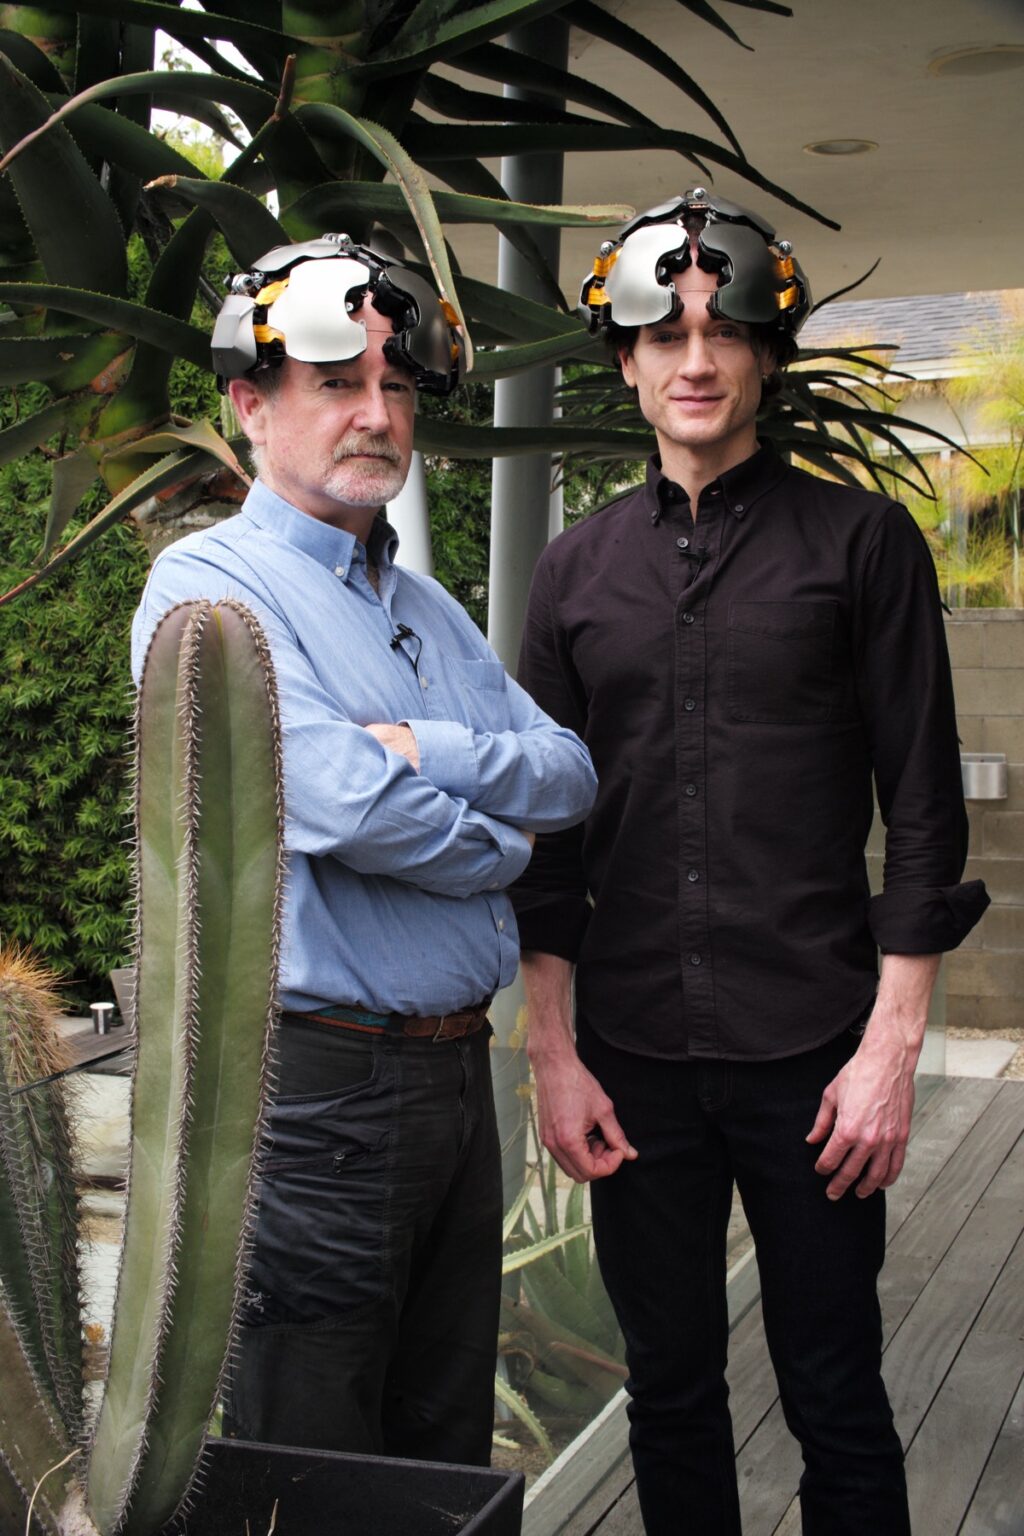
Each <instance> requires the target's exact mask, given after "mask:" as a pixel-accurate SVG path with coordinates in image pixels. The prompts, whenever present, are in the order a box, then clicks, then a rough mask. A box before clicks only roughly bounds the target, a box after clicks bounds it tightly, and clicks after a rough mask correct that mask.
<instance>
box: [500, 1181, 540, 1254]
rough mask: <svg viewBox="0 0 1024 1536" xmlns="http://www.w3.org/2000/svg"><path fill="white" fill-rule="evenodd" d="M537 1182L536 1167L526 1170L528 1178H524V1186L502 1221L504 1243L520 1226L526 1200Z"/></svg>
mask: <svg viewBox="0 0 1024 1536" xmlns="http://www.w3.org/2000/svg"><path fill="white" fill-rule="evenodd" d="M536 1182H537V1170H536V1168H528V1169H527V1170H526V1178H525V1179H524V1180H523V1185H522V1188H521V1189H520V1191H519V1193H518V1195H516V1198H515V1199H514V1200H513V1202H512V1204H511V1205H510V1206H509V1208H508V1210H507V1211H506V1212H505V1218H504V1221H503V1222H502V1228H501V1240H502V1242H503V1243H507V1242H508V1240H509V1238H510V1237H511V1236H512V1234H513V1232H514V1231H515V1229H516V1227H517V1226H518V1224H519V1218H520V1216H521V1215H522V1214H523V1211H524V1210H525V1208H526V1202H527V1201H528V1200H529V1198H530V1194H531V1192H532V1190H533V1186H534V1184H535V1183H536Z"/></svg>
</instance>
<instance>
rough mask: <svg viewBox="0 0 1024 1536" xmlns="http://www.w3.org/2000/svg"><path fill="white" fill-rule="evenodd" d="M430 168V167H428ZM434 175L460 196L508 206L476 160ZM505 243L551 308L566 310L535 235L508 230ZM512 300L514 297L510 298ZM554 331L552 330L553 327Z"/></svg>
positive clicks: (443, 167)
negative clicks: (520, 259)
mask: <svg viewBox="0 0 1024 1536" xmlns="http://www.w3.org/2000/svg"><path fill="white" fill-rule="evenodd" d="M425 168H426V167H425ZM429 169H430V171H431V174H432V175H435V176H436V177H437V178H438V180H440V181H443V182H446V183H447V185H448V186H450V187H452V188H453V189H454V190H455V191H456V192H461V193H463V194H466V195H468V196H472V197H491V198H493V199H494V200H495V201H497V202H508V201H509V199H508V196H507V194H506V192H505V189H504V187H503V186H502V185H501V182H500V181H499V180H498V178H497V177H496V176H495V175H493V173H492V172H491V171H489V170H488V169H487V168H486V166H483V165H481V164H480V163H479V162H478V161H476V160H463V159H460V160H458V161H442V162H441V163H440V164H439V165H437V166H431V167H429ZM504 236H505V239H506V240H507V241H508V242H509V244H510V245H511V246H512V247H513V248H514V249H515V250H517V251H518V252H519V254H520V255H521V256H522V257H523V258H524V259H525V260H526V262H527V263H528V264H529V266H530V269H531V271H532V272H533V273H534V274H535V275H536V277H537V279H538V281H539V283H540V285H541V288H540V291H541V293H542V294H544V295H546V303H547V305H549V306H551V307H553V308H554V309H555V310H559V311H561V310H564V309H565V308H566V303H565V299H564V297H563V296H562V290H561V289H560V288H559V286H558V279H557V276H556V274H555V273H554V272H553V271H552V269H551V265H550V263H549V262H548V260H547V258H546V257H545V255H544V253H543V252H542V251H541V248H540V246H539V245H538V244H537V242H536V240H535V239H534V238H533V235H532V234H530V232H529V230H528V229H526V228H524V227H523V226H522V225H511V226H506V227H505V229H504ZM465 282H466V279H465V278H464V277H463V278H460V282H459V287H460V291H463V292H464V290H465ZM510 297H511V295H510ZM549 329H550V327H549Z"/></svg>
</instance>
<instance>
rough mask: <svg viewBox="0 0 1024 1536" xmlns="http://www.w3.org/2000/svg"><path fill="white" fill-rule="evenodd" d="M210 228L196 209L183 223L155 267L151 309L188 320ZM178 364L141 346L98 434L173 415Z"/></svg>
mask: <svg viewBox="0 0 1024 1536" xmlns="http://www.w3.org/2000/svg"><path fill="white" fill-rule="evenodd" d="M212 229H213V222H212V220H211V219H210V218H209V217H208V215H207V214H205V213H202V212H200V211H199V210H198V209H193V211H192V212H191V213H190V214H189V215H188V217H187V218H186V219H183V220H182V222H181V223H180V224H179V225H178V228H177V229H176V230H175V231H174V234H173V235H172V236H171V238H170V240H168V242H167V244H166V245H165V246H164V249H163V250H162V251H161V253H160V256H159V259H158V260H157V263H156V266H155V267H154V268H153V271H152V274H151V276H150V279H149V286H148V287H147V289H146V307H147V308H148V309H156V310H160V311H161V312H162V313H163V314H167V315H174V316H176V317H177V318H178V319H179V320H187V319H188V317H189V316H190V315H191V313H192V305H193V303H194V300H195V291H196V285H197V283H198V280H199V275H200V273H201V271H202V265H203V256H204V254H205V251H206V243H207V240H208V238H209V235H210V233H211V231H212ZM174 360H175V354H174V353H173V352H171V351H169V350H168V349H167V348H166V347H154V346H150V345H149V344H148V343H146V342H139V344H138V345H137V346H136V348H135V356H134V358H133V359H132V365H131V372H130V373H129V375H128V378H127V379H126V381H125V383H124V384H123V386H122V387H121V389H120V390H118V392H117V394H116V396H115V397H114V399H113V400H112V401H111V403H110V405H109V406H107V408H106V409H105V411H104V412H103V416H102V418H101V422H100V425H99V430H100V431H101V432H102V433H104V434H116V433H119V432H123V431H128V430H130V429H131V428H133V427H137V426H139V425H140V424H142V423H148V422H152V421H160V420H163V419H165V418H166V417H168V416H170V413H171V401H170V390H169V380H170V374H171V369H172V367H173V366H174Z"/></svg>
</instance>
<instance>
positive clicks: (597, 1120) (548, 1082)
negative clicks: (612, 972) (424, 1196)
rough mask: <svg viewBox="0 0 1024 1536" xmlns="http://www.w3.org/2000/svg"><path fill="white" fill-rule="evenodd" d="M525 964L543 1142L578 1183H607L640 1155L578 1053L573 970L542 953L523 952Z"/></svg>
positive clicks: (530, 1045) (530, 1048) (531, 1053)
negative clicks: (610, 1175)
mask: <svg viewBox="0 0 1024 1536" xmlns="http://www.w3.org/2000/svg"><path fill="white" fill-rule="evenodd" d="M521 964H522V973H523V985H524V986H525V988H526V1013H527V1031H528V1033H527V1041H528V1045H527V1049H528V1051H529V1056H530V1063H531V1065H532V1067H533V1075H534V1078H535V1080H536V1083H537V1114H538V1118H539V1121H540V1139H541V1141H542V1142H543V1144H544V1146H545V1147H547V1149H548V1151H549V1152H550V1153H551V1156H552V1157H553V1158H554V1159H555V1162H556V1163H557V1164H558V1166H559V1168H561V1169H562V1171H563V1173H567V1174H568V1175H569V1177H570V1178H571V1179H575V1180H576V1182H577V1184H586V1183H587V1182H588V1181H589V1180H590V1179H606V1178H607V1177H608V1175H609V1174H610V1173H614V1172H615V1171H616V1169H617V1168H619V1167H620V1166H621V1165H622V1163H623V1161H624V1160H626V1159H629V1160H632V1159H633V1158H635V1157H636V1155H637V1154H636V1149H635V1148H634V1147H631V1146H630V1144H629V1139H628V1137H627V1136H626V1133H625V1131H624V1130H623V1129H622V1126H621V1125H620V1124H619V1122H618V1120H617V1119H616V1118H615V1107H614V1105H613V1104H612V1101H611V1099H610V1098H609V1097H608V1095H607V1094H606V1093H605V1091H604V1089H603V1088H602V1087H601V1084H600V1083H599V1082H598V1081H597V1079H596V1077H594V1076H593V1075H592V1074H591V1073H590V1072H588V1071H587V1069H586V1067H585V1066H584V1065H583V1063H582V1062H581V1061H580V1059H579V1057H578V1056H577V1054H576V1046H575V1042H574V1040H573V1028H572V1004H571V996H572V966H571V964H570V963H569V961H568V960H563V959H561V958H560V957H559V956H558V955H545V954H542V953H541V952H540V951H538V950H528V951H525V952H524V954H523V956H522V961H521Z"/></svg>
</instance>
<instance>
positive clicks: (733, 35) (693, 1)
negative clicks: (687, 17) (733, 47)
mask: <svg viewBox="0 0 1024 1536" xmlns="http://www.w3.org/2000/svg"><path fill="white" fill-rule="evenodd" d="M677 4H679V5H681V6H682V7H683V9H684V10H687V11H689V12H690V14H691V15H692V16H696V17H698V19H699V20H701V21H706V22H708V23H709V25H710V26H712V27H715V28H716V29H717V31H719V32H724V34H725V36H726V37H727V38H729V39H730V41H731V42H734V43H739V45H740V47H741V48H746V50H747V52H748V53H752V52H753V49H752V48H751V47H750V44H749V43H745V42H744V41H743V39H742V38H741V37H740V36H739V34H738V33H737V32H734V31H733V29H732V27H730V25H729V23H728V22H727V21H724V20H723V19H722V17H721V16H719V14H718V12H717V11H716V10H714V9H713V8H712V7H711V6H710V5H708V3H707V0H677Z"/></svg>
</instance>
